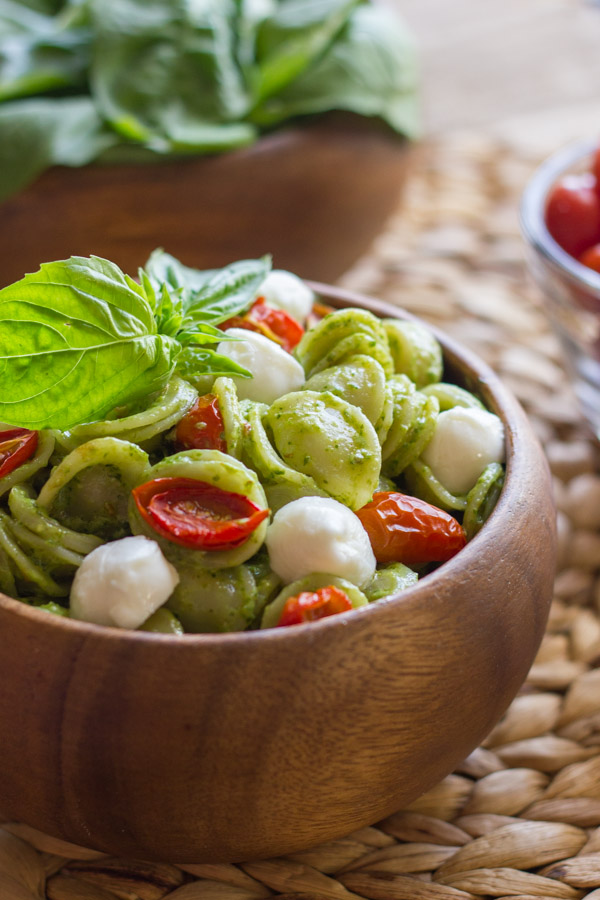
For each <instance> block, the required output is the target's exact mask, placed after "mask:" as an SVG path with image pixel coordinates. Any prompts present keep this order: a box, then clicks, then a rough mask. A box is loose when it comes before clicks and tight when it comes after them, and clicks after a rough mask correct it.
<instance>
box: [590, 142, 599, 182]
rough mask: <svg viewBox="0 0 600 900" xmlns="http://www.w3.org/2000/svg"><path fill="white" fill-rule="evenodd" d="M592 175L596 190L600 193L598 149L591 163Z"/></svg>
mask: <svg viewBox="0 0 600 900" xmlns="http://www.w3.org/2000/svg"><path fill="white" fill-rule="evenodd" d="M592 174H593V175H594V177H595V179H596V190H597V191H598V192H599V193H600V147H598V149H597V150H596V152H595V153H594V161H593V163H592Z"/></svg>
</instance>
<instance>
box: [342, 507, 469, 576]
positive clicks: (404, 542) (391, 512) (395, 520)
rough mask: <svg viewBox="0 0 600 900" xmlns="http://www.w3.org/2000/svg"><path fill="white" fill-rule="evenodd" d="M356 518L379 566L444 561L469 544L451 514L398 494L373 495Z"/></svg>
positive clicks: (415, 564)
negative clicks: (365, 533)
mask: <svg viewBox="0 0 600 900" xmlns="http://www.w3.org/2000/svg"><path fill="white" fill-rule="evenodd" d="M356 515H357V516H358V518H359V519H360V521H361V522H362V524H363V527H364V529H365V531H366V532H367V534H368V535H369V540H370V541H371V547H372V548H373V553H374V554H375V558H376V560H377V562H378V563H391V562H402V563H405V564H406V565H407V566H410V565H414V566H417V565H421V564H423V563H430V562H445V560H447V559H450V558H451V557H452V556H454V555H455V553H458V551H459V550H461V549H462V547H464V545H465V544H466V542H467V538H466V535H465V532H464V529H463V527H462V525H461V524H460V523H459V522H457V520H456V519H455V518H454V517H453V516H451V515H450V514H449V513H447V512H444V510H443V509H438V508H437V506H432V505H431V503H426V502H425V501H424V500H419V499H418V498H417V497H410V496H408V495H407V494H400V493H396V492H395V491H381V492H379V493H376V494H373V499H372V500H371V502H370V503H367V504H366V506H363V507H361V509H358V510H357V511H356Z"/></svg>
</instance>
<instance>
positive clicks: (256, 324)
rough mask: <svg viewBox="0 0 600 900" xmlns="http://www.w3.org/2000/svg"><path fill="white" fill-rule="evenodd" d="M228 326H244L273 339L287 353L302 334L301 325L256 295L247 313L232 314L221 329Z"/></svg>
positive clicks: (226, 328)
mask: <svg viewBox="0 0 600 900" xmlns="http://www.w3.org/2000/svg"><path fill="white" fill-rule="evenodd" d="M229 328H246V329H248V331H256V332H258V334H262V335H264V337H267V338H269V340H271V341H275V343H276V344H279V346H280V347H283V349H284V350H287V352H288V353H291V352H292V350H293V349H294V347H295V346H296V344H298V343H300V339H301V337H302V335H303V334H304V328H303V327H302V325H301V324H300V323H299V322H298V321H297V320H296V319H294V318H293V316H290V314H289V313H287V312H285V310H283V309H275V307H273V306H269V305H268V304H267V303H266V302H265V299H264V297H257V298H256V300H255V301H254V303H253V304H252V306H251V307H250V309H249V310H248V312H247V313H244V315H243V316H234V317H233V318H231V319H227V321H226V322H223V323H222V325H221V330H222V331H227V330H228V329H229Z"/></svg>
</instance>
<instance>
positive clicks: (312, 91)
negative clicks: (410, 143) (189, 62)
mask: <svg viewBox="0 0 600 900" xmlns="http://www.w3.org/2000/svg"><path fill="white" fill-rule="evenodd" d="M333 109H345V110H350V111H352V112H355V113H359V114H361V115H365V116H379V117H380V118H382V119H384V120H385V121H386V122H388V124H389V125H391V126H392V128H394V129H395V130H396V131H399V132H401V133H403V134H406V135H407V136H409V137H416V136H417V135H418V133H419V115H418V102H417V62H416V48H415V44H414V41H413V39H412V37H411V35H410V33H409V32H408V31H407V30H406V29H405V27H404V26H403V24H402V22H401V21H400V20H399V19H398V17H397V16H395V15H394V14H393V13H392V12H391V11H390V10H387V9H384V8H376V7H373V6H369V5H366V6H359V7H358V8H357V9H355V10H354V12H353V13H352V16H351V18H350V20H349V21H348V23H347V24H346V26H345V28H344V30H343V31H342V32H341V34H340V35H339V38H338V40H337V41H336V42H335V43H334V44H333V45H332V46H331V48H330V50H329V52H328V53H327V54H325V55H324V56H322V57H321V59H320V60H318V61H317V62H316V63H315V64H314V65H313V66H312V67H311V68H309V69H307V70H306V71H305V72H303V74H301V75H300V76H299V77H298V78H297V79H296V80H295V81H294V82H293V83H292V84H290V85H289V86H288V87H287V88H286V89H285V90H283V91H281V92H280V93H279V94H278V95H277V96H273V97H270V98H268V99H267V100H266V101H265V102H264V103H263V104H262V105H261V106H259V107H258V108H257V109H256V110H255V111H254V113H253V117H254V118H255V119H256V121H257V122H259V123H260V124H261V125H273V124H276V123H278V122H281V121H283V120H285V119H288V118H290V117H291V116H299V115H305V114H308V113H318V112H325V111H326V110H333Z"/></svg>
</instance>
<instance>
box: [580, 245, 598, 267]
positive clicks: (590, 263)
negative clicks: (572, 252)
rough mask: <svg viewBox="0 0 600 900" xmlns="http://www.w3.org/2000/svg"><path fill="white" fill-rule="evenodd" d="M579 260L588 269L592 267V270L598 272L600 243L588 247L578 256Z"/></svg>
mask: <svg viewBox="0 0 600 900" xmlns="http://www.w3.org/2000/svg"><path fill="white" fill-rule="evenodd" d="M579 262H580V263H581V264H582V265H584V266H587V267H588V269H593V270H594V272H598V273H600V244H594V246H593V247H588V249H587V250H585V251H584V252H583V253H582V254H581V256H580V257H579Z"/></svg>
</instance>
